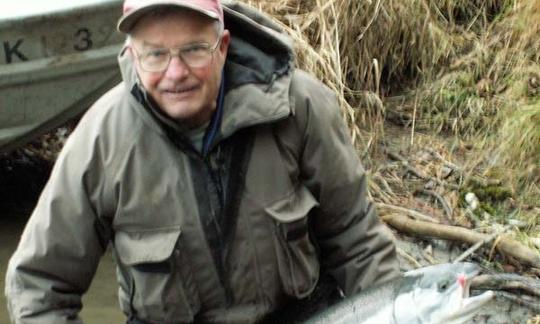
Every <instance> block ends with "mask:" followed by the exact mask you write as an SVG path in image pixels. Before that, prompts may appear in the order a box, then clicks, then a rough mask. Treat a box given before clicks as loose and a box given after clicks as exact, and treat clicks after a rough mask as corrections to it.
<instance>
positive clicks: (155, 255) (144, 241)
mask: <svg viewBox="0 0 540 324" xmlns="http://www.w3.org/2000/svg"><path fill="white" fill-rule="evenodd" d="M180 232H181V230H180V229H179V228H172V229H160V230H152V231H139V232H121V231H119V232H116V234H115V237H114V245H115V248H116V250H117V252H118V253H117V254H118V256H119V258H120V260H121V261H122V263H123V264H126V265H135V264H139V263H147V262H161V261H164V260H166V259H167V258H168V257H169V256H170V255H171V254H172V252H173V250H174V246H175V245H176V241H177V240H178V237H179V236H180Z"/></svg>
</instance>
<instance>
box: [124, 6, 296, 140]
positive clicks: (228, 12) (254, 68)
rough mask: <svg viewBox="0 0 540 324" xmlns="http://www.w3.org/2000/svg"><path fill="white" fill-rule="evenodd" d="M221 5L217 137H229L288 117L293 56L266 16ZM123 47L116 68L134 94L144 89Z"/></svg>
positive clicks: (245, 8) (286, 40) (278, 29)
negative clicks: (225, 40) (221, 93)
mask: <svg viewBox="0 0 540 324" xmlns="http://www.w3.org/2000/svg"><path fill="white" fill-rule="evenodd" d="M222 3H223V11H224V18H225V28H226V29H228V30H229V31H230V33H231V43H230V45H229V50H228V54H227V60H226V63H225V67H224V75H225V80H226V83H225V91H226V94H225V100H224V115H223V120H222V125H221V134H220V135H221V137H227V136H229V135H230V134H232V133H233V132H235V131H236V130H238V129H240V128H244V127H249V126H252V125H255V124H261V123H267V122H272V121H275V120H278V119H281V118H284V117H286V116H288V115H289V114H290V113H291V108H290V107H291V104H290V102H289V101H290V100H289V85H290V80H291V74H292V71H293V69H294V63H293V61H294V53H293V49H292V41H291V39H290V38H289V37H288V36H287V35H286V34H285V33H284V31H283V30H282V29H281V27H280V26H279V25H277V24H276V23H274V22H273V21H272V20H271V19H270V18H269V17H267V16H265V15H264V14H263V13H261V12H259V11H257V10H256V9H254V8H251V7H249V6H247V5H245V4H241V3H238V2H236V1H226V0H225V1H223V2H222ZM125 49H126V48H125V47H124V49H123V50H122V51H121V52H120V54H119V57H118V60H119V64H120V70H121V73H122V79H123V80H124V84H125V86H126V88H127V91H128V92H129V93H134V91H133V90H134V88H135V87H138V88H139V89H142V86H141V85H140V82H139V80H138V76H137V73H136V71H135V67H134V66H133V62H132V58H131V56H130V55H129V52H128V51H126V50H125ZM137 110H139V111H144V109H137ZM143 113H145V114H146V112H143ZM145 119H146V118H145ZM168 124H169V125H170V124H171V123H168Z"/></svg>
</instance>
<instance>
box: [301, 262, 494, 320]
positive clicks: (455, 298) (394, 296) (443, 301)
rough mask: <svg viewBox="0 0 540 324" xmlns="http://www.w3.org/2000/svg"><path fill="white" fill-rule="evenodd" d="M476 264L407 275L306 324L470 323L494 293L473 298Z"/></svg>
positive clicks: (347, 300) (430, 268)
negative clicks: (470, 294)
mask: <svg viewBox="0 0 540 324" xmlns="http://www.w3.org/2000/svg"><path fill="white" fill-rule="evenodd" d="M479 270H480V268H479V267H478V266H477V265H476V264H474V263H465V262H463V263H447V264H440V265H434V266H430V267H425V268H420V269H416V270H412V271H408V272H405V273H404V274H403V276H402V277H401V278H399V279H396V280H393V281H390V282H388V283H386V284H383V285H381V286H378V287H373V288H371V289H367V290H365V291H363V292H361V293H360V294H358V295H356V296H353V297H351V298H347V299H344V300H342V301H340V302H339V303H337V304H335V305H333V306H332V307H330V308H328V309H327V310H325V311H323V312H321V313H319V314H317V315H315V316H314V317H312V318H310V319H309V320H308V321H307V322H306V323H312V324H313V323H328V324H330V323H331V324H334V323H365V324H371V323H374V324H375V323H377V324H381V323H407V324H408V323H433V324H437V323H441V324H442V323H445V324H447V323H448V324H455V323H467V322H468V321H470V320H471V319H472V317H473V316H474V315H475V314H476V313H477V312H478V311H479V310H480V309H481V307H482V306H483V305H484V304H486V303H487V302H489V301H490V300H491V299H492V298H493V296H494V293H493V292H492V291H486V292H484V293H482V294H481V295H478V296H474V297H470V296H469V282H470V279H471V278H473V277H474V276H476V275H477V274H478V273H479Z"/></svg>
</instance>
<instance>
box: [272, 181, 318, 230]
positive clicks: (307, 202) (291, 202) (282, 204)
mask: <svg viewBox="0 0 540 324" xmlns="http://www.w3.org/2000/svg"><path fill="white" fill-rule="evenodd" d="M317 206H319V203H318V202H317V200H316V199H315V197H313V195H312V194H311V192H310V191H309V190H308V189H307V188H306V187H304V186H299V187H298V188H297V190H295V191H294V192H293V194H292V195H290V196H288V197H286V198H284V199H280V200H278V201H276V202H274V203H272V204H271V205H270V206H268V207H266V208H265V211H266V213H267V214H269V215H270V216H272V218H274V219H276V220H277V221H279V222H282V223H290V222H294V221H297V220H299V219H302V218H303V217H306V216H307V215H308V213H309V211H310V210H311V209H312V208H314V207H317Z"/></svg>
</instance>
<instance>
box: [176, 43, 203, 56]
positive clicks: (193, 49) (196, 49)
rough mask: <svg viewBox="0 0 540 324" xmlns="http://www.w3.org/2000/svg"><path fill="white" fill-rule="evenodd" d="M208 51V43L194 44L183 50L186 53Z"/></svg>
mask: <svg viewBox="0 0 540 324" xmlns="http://www.w3.org/2000/svg"><path fill="white" fill-rule="evenodd" d="M207 51H208V46H207V45H206V44H199V45H193V46H190V47H187V48H184V49H183V50H182V52H183V53H185V54H198V53H206V52H207Z"/></svg>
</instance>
